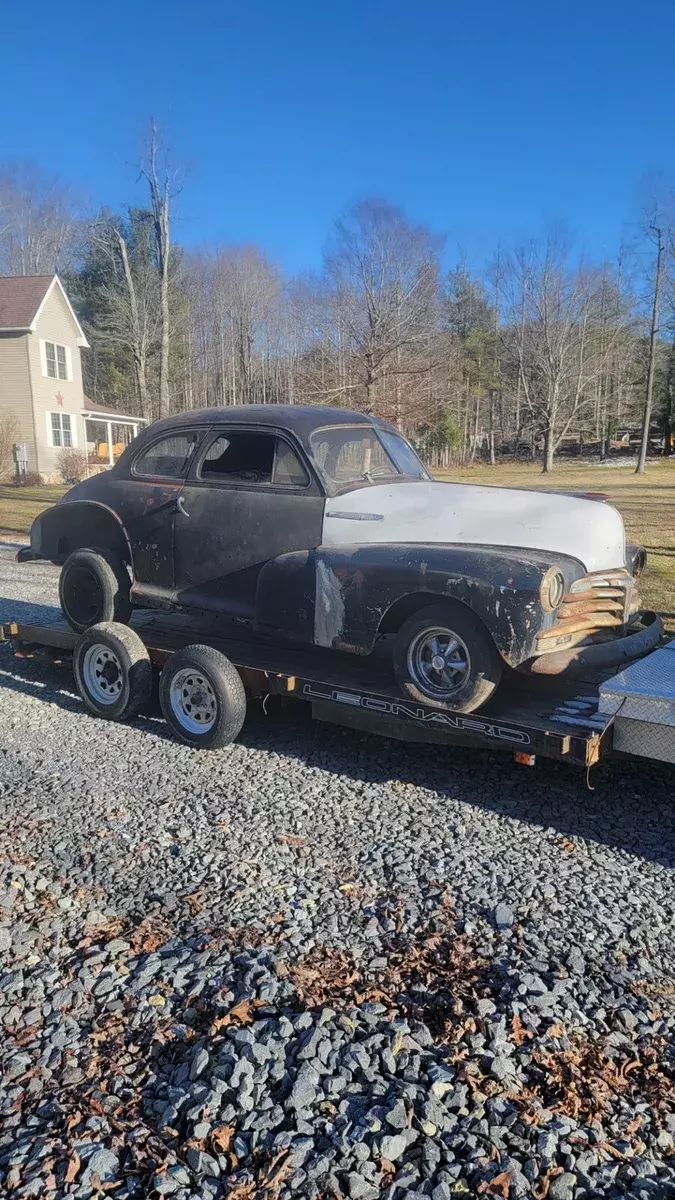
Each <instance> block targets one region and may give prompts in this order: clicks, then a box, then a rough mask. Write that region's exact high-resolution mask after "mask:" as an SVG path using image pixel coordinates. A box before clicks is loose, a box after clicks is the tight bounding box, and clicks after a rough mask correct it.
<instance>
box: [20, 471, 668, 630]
mask: <svg viewBox="0 0 675 1200" xmlns="http://www.w3.org/2000/svg"><path fill="white" fill-rule="evenodd" d="M437 474H438V478H439V479H447V480H453V481H454V482H456V483H482V484H492V485H494V486H502V487H524V488H534V489H535V490H540V491H541V490H546V491H550V490H555V489H557V488H558V489H564V490H570V491H573V490H587V491H600V492H606V493H607V494H608V495H609V496H610V498H611V501H612V503H613V504H615V505H616V507H617V508H618V509H619V511H620V512H621V513H622V515H623V518H624V520H625V522H626V527H627V530H628V536H629V537H630V538H631V539H632V540H633V541H635V542H640V543H642V545H644V546H646V547H647V551H648V554H649V566H648V568H647V571H646V574H645V577H644V579H643V581H642V586H641V594H642V600H643V605H644V607H645V608H647V607H649V608H654V609H655V610H656V611H657V612H660V613H661V614H662V615H663V617H664V618H665V620H666V624H667V625H668V628H669V629H671V630H673V631H674V632H675V460H673V461H671V462H663V463H658V464H653V465H650V466H648V467H647V472H646V474H645V475H644V476H642V477H638V476H637V475H635V473H634V471H633V468H632V467H630V466H625V467H624V466H613V467H603V466H600V465H597V466H596V465H595V464H590V465H589V464H588V463H586V464H582V465H581V466H578V465H572V464H569V463H561V464H560V465H558V466H557V467H556V469H555V471H554V472H553V474H552V475H542V474H541V469H540V468H539V467H538V466H537V465H536V464H533V463H519V464H516V465H512V464H500V465H499V466H496V467H488V466H477V467H465V468H456V469H454V470H451V471H439V472H437ZM64 491H65V488H62V487H35V488H29V487H27V488H15V487H1V486H0V532H1V533H4V534H5V535H6V536H11V535H12V534H23V535H25V534H27V533H28V531H29V529H30V527H31V523H32V521H33V520H34V519H35V517H36V516H37V515H38V513H40V512H42V510H43V509H44V508H47V507H48V506H49V505H50V504H54V502H55V501H56V500H58V499H59V497H60V496H62V495H63V493H64Z"/></svg>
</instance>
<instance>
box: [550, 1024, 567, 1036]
mask: <svg viewBox="0 0 675 1200" xmlns="http://www.w3.org/2000/svg"><path fill="white" fill-rule="evenodd" d="M564 1036H565V1026H564V1025H549V1027H548V1029H547V1030H546V1037H552V1038H561V1037H564Z"/></svg>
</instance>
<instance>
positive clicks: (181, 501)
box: [176, 496, 190, 517]
mask: <svg viewBox="0 0 675 1200" xmlns="http://www.w3.org/2000/svg"><path fill="white" fill-rule="evenodd" d="M176 508H177V509H178V511H179V513H181V514H182V516H184V517H189V516H190V514H189V512H188V510H187V508H186V507H185V501H184V499H183V497H182V496H179V497H178V499H177V500H176Z"/></svg>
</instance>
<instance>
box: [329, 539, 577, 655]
mask: <svg viewBox="0 0 675 1200" xmlns="http://www.w3.org/2000/svg"><path fill="white" fill-rule="evenodd" d="M551 566H556V567H559V569H560V570H561V571H562V573H563V575H564V577H565V582H566V585H567V586H566V590H567V588H568V587H569V585H570V584H571V583H572V582H573V580H575V579H579V578H581V576H583V574H584V567H583V564H582V563H580V562H578V561H577V560H576V559H572V558H567V557H565V556H563V555H556V554H542V553H541V552H531V551H527V550H511V549H508V550H505V549H504V548H503V547H495V546H469V547H467V546H457V545H439V544H434V545H428V546H420V545H407V546H404V545H393V546H388V545H369V546H342V547H340V548H339V549H324V548H322V547H319V549H318V550H317V551H316V603H315V618H314V640H315V644H317V645H320V646H332V647H334V648H335V649H342V650H351V651H353V652H357V653H362V654H363V653H365V654H367V653H369V652H370V650H372V648H373V644H374V642H375V639H376V637H377V636H378V634H380V633H382V632H387V631H390V630H392V629H393V628H396V627H397V626H396V623H395V620H394V617H395V614H396V613H397V611H399V612H400V613H401V614H402V615H401V620H400V621H399V624H400V623H402V620H404V619H405V616H406V615H407V611H406V603H407V601H408V598H414V604H413V606H415V603H416V601H417V599H419V601H420V603H422V604H423V603H424V602H425V601H427V602H429V603H433V601H434V600H436V599H451V600H455V601H459V602H460V603H462V604H466V606H467V607H468V608H470V609H471V610H472V611H473V612H474V613H475V614H476V615H477V616H478V617H479V618H480V619H481V620H482V622H483V624H484V625H485V626H486V628H487V629H488V630H489V632H490V634H491V636H492V638H493V640H494V643H495V645H496V647H497V649H498V651H499V653H500V654H501V655H502V657H503V658H504V660H505V661H506V662H507V663H509V665H511V666H517V665H518V664H520V663H521V662H524V661H525V660H526V659H528V658H530V657H531V655H532V654H533V652H534V644H535V638H536V637H537V635H538V634H539V633H541V632H542V630H544V629H547V628H549V627H550V626H551V625H553V624H554V623H555V619H556V616H555V613H549V612H545V611H544V609H543V607H542V605H541V602H540V599H539V595H540V586H541V582H542V580H543V577H544V575H545V574H546V572H547V571H548V570H549V569H550V567H551Z"/></svg>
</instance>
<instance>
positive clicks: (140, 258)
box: [90, 210, 161, 419]
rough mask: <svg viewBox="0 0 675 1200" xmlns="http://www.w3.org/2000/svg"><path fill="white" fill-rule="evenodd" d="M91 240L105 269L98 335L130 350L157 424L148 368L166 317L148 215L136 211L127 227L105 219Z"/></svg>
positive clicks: (142, 400) (144, 406)
mask: <svg viewBox="0 0 675 1200" xmlns="http://www.w3.org/2000/svg"><path fill="white" fill-rule="evenodd" d="M90 238H91V242H92V244H93V245H94V246H95V247H96V249H97V250H98V252H99V254H100V257H101V259H102V261H103V263H104V264H105V269H104V275H103V280H102V282H101V283H100V285H99V288H98V320H97V321H96V324H95V327H94V331H93V332H94V336H95V338H98V339H101V340H102V341H104V342H105V341H107V342H112V343H116V344H118V345H121V346H124V347H125V348H126V349H127V350H128V351H129V353H130V355H131V360H132V363H133V372H134V383H135V388H136V397H137V401H138V406H139V409H140V412H141V414H142V415H143V416H144V417H145V418H146V419H152V417H153V416H156V415H157V413H156V412H154V411H153V405H152V402H151V398H150V389H149V384H148V368H149V360H150V356H151V354H152V352H153V349H154V347H155V346H156V344H157V339H158V332H159V329H160V322H161V317H160V307H159V297H158V286H157V276H156V271H155V267H154V264H153V261H152V258H151V255H150V248H149V245H148V238H147V222H146V220H145V219H144V213H143V212H142V211H141V212H139V211H138V210H135V211H132V212H131V214H130V218H129V222H128V224H127V225H126V226H123V225H122V224H121V222H119V221H118V220H116V219H114V218H105V219H102V220H99V221H98V222H96V223H95V224H94V226H93V227H92V231H91V234H90ZM130 243H131V245H130Z"/></svg>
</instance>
